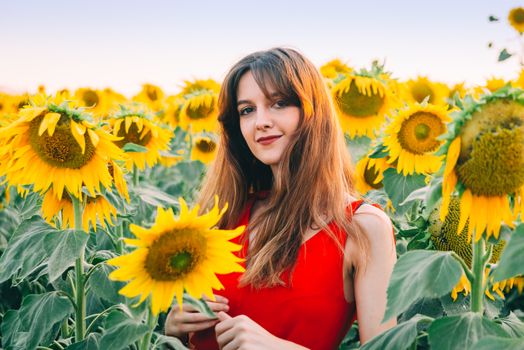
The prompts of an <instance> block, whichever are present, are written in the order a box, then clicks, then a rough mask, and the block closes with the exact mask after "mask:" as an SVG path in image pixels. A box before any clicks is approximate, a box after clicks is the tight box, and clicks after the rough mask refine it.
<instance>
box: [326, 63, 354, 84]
mask: <svg viewBox="0 0 524 350" xmlns="http://www.w3.org/2000/svg"><path fill="white" fill-rule="evenodd" d="M352 71H353V68H351V67H350V66H348V65H347V64H346V63H344V62H342V61H341V60H340V59H338V58H336V59H334V60H331V61H329V62H327V63H326V64H324V65H323V66H322V67H320V74H322V76H323V77H324V78H326V79H336V78H337V77H338V76H339V74H350V73H351V72H352Z"/></svg>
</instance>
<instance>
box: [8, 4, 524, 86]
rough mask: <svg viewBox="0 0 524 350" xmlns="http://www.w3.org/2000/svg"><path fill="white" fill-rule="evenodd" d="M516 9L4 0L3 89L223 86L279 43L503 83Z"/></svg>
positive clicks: (358, 61) (312, 54)
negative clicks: (246, 61)
mask: <svg viewBox="0 0 524 350" xmlns="http://www.w3.org/2000/svg"><path fill="white" fill-rule="evenodd" d="M517 6H523V7H524V1H513V0H496V1H495V0H462V1H461V0H454V1H451V0H438V1H437V0H428V1H424V0H418V1H416V0H398V1H395V0H390V1H387V0H380V1H379V0H367V1H364V0H362V1H356V0H351V1H335V0H323V1H311V0H290V1H286V0H265V1H249V0H242V1H240V0H230V1H226V0H224V1H212V0H201V1H180V0H174V1H167V0H148V1H131V0H127V1H123V0H90V1H74V0H69V1H66V0H62V1H58V0H45V1H37V0H34V1H24V0H16V1H8V0H1V2H0V47H1V48H2V53H1V55H0V91H10V92H23V91H30V92H33V91H35V90H36V88H37V86H38V85H39V84H44V85H45V86H46V88H47V90H48V92H53V91H55V90H57V89H61V88H70V89H74V88H77V87H86V86H89V87H93V88H104V87H112V88H114V89H116V90H117V91H119V92H122V93H124V94H126V95H128V96H130V95H132V94H134V93H136V92H138V91H139V90H140V86H141V84H143V83H152V84H155V85H159V86H161V87H162V88H163V89H164V90H165V91H166V92H167V93H170V94H171V93H176V92H178V91H179V89H180V86H181V84H182V83H183V81H184V80H191V79H196V78H198V79H207V78H214V79H216V80H218V81H219V82H220V81H221V80H222V79H223V77H224V75H225V73H226V72H227V70H228V69H229V68H230V67H231V66H232V65H233V64H234V63H235V62H236V61H237V60H238V59H240V58H241V57H243V56H244V55H246V54H248V53H251V52H253V51H257V50H263V49H268V48H271V47H273V46H280V45H284V46H290V47H294V48H296V49H298V50H300V51H301V52H303V53H304V54H305V55H306V56H307V57H309V58H310V59H311V60H312V61H313V62H314V63H315V64H316V65H317V66H320V65H321V64H323V63H325V62H327V61H329V60H331V59H334V58H340V59H342V60H343V61H346V62H348V63H349V64H350V65H351V66H354V67H356V68H361V67H369V66H370V64H371V62H372V60H374V59H378V60H379V61H384V60H385V62H386V69H387V70H388V71H391V72H393V76H394V77H397V78H399V79H409V78H414V77H416V76H417V75H425V76H428V77H429V78H431V79H434V80H437V81H442V82H446V83H450V84H451V83H457V82H461V81H465V82H466V83H467V84H469V85H473V84H480V83H483V82H484V81H485V80H486V79H487V78H489V77H491V76H497V77H503V78H506V79H512V78H515V77H516V76H517V75H518V72H519V64H518V62H517V60H516V59H514V58H512V59H510V60H508V61H506V62H503V63H498V62H497V57H498V50H497V48H501V47H508V49H509V50H510V51H511V50H513V51H514V50H516V49H518V48H519V45H518V42H516V41H515V40H518V39H517V37H518V35H517V33H516V32H515V31H514V30H513V28H511V27H510V26H509V24H508V23H507V14H508V12H509V10H510V9H511V8H513V7H517ZM489 15H495V16H496V17H499V18H500V21H499V22H497V23H489V22H488V16H489ZM490 41H492V42H493V43H494V46H495V48H494V49H488V42H490Z"/></svg>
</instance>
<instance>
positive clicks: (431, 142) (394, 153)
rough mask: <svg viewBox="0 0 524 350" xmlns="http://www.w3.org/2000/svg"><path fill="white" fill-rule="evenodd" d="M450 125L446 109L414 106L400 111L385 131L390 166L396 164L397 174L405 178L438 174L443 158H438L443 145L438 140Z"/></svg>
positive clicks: (421, 105)
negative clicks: (401, 174)
mask: <svg viewBox="0 0 524 350" xmlns="http://www.w3.org/2000/svg"><path fill="white" fill-rule="evenodd" d="M449 121H450V118H449V116H448V114H447V111H446V108H445V107H443V106H435V105H432V104H418V103H413V104H409V105H407V106H406V107H404V108H403V109H401V110H399V111H398V112H397V114H396V115H395V116H394V117H393V120H392V121H391V123H390V124H389V125H388V126H387V127H386V130H385V137H384V146H386V150H387V151H388V152H389V159H388V163H390V164H391V163H393V162H396V163H397V166H396V168H397V172H398V173H400V172H402V173H403V174H404V176H405V175H407V174H410V175H411V174H413V173H414V172H416V173H433V172H436V171H437V170H438V169H439V168H440V165H441V163H442V158H443V157H442V156H438V155H435V152H436V151H437V149H438V148H439V146H440V145H441V143H442V142H441V141H439V140H438V139H437V138H438V137H439V136H440V135H442V134H443V133H444V132H445V131H446V123H447V122H449Z"/></svg>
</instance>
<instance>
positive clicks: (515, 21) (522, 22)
mask: <svg viewBox="0 0 524 350" xmlns="http://www.w3.org/2000/svg"><path fill="white" fill-rule="evenodd" d="M508 21H509V24H510V25H511V26H512V27H513V28H514V29H515V30H516V31H517V32H519V34H522V33H523V32H524V8H522V7H515V8H514V9H511V11H509V14H508Z"/></svg>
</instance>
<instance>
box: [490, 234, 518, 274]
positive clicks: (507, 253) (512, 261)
mask: <svg viewBox="0 0 524 350" xmlns="http://www.w3.org/2000/svg"><path fill="white" fill-rule="evenodd" d="M523 251H524V224H520V225H519V226H518V227H517V228H516V229H515V232H513V233H512V234H511V238H510V240H509V242H508V243H507V244H506V247H505V248H504V250H503V251H502V256H501V257H500V261H499V263H498V265H497V267H496V268H495V272H494V274H493V279H494V281H495V282H497V281H501V280H504V279H508V278H511V277H514V276H518V275H524V254H522V252H523Z"/></svg>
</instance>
